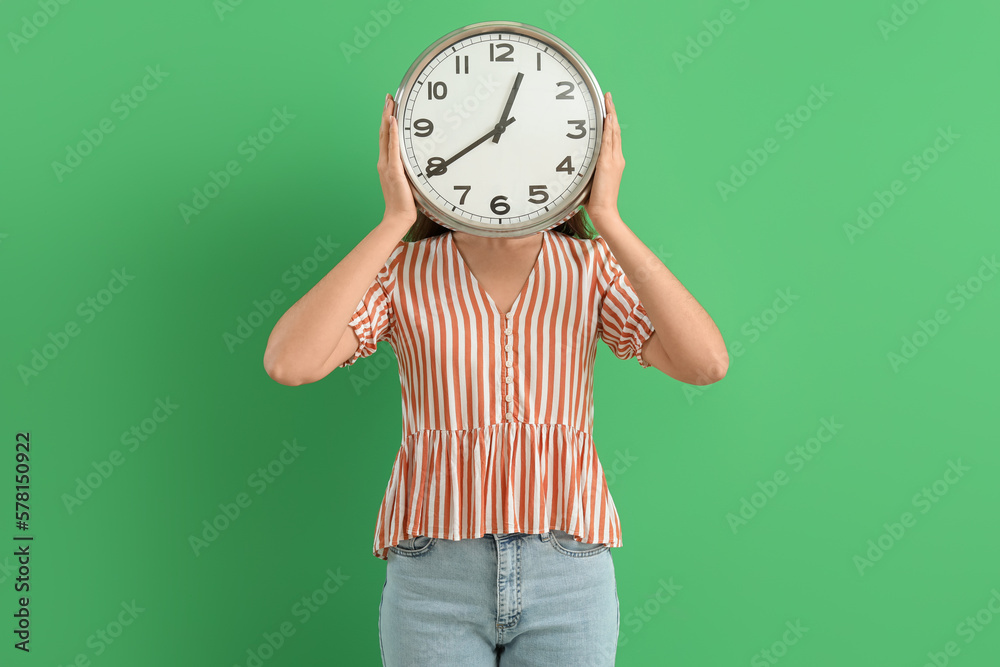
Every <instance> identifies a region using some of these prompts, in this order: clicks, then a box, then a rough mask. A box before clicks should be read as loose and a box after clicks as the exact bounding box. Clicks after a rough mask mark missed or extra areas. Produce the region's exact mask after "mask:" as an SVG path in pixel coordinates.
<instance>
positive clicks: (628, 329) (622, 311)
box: [596, 238, 654, 368]
mask: <svg viewBox="0 0 1000 667" xmlns="http://www.w3.org/2000/svg"><path fill="white" fill-rule="evenodd" d="M596 240H597V242H598V244H599V246H600V247H601V249H602V253H601V255H602V256H603V262H602V264H603V265H602V266H601V267H599V276H600V287H601V290H602V295H603V298H602V299H601V306H600V318H599V321H598V331H599V334H600V336H601V338H602V339H603V340H604V342H605V343H607V345H608V347H610V348H611V351H612V352H613V353H614V355H615V356H616V357H618V358H619V359H631V358H632V357H636V358H637V359H638V360H639V366H640V367H642V368H649V367H650V364H649V363H648V362H646V360H645V359H643V358H642V346H643V344H644V343H645V342H646V341H647V340H648V339H649V337H650V336H652V335H653V331H654V329H653V323H652V321H651V320H650V319H649V317H648V316H647V315H646V309H645V308H643V305H642V303H641V302H640V301H639V296H638V295H637V294H636V293H635V290H634V289H632V284H631V283H630V282H629V280H628V277H627V276H626V275H625V272H624V271H623V270H622V268H621V266H620V265H619V264H618V260H616V259H615V257H614V255H613V254H612V253H611V248H609V247H608V244H607V241H605V240H604V239H603V238H598V239H596Z"/></svg>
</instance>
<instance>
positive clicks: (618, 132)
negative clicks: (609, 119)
mask: <svg viewBox="0 0 1000 667" xmlns="http://www.w3.org/2000/svg"><path fill="white" fill-rule="evenodd" d="M608 99H609V100H611V110H612V112H613V114H612V115H613V116H614V123H615V125H614V132H613V135H614V136H613V137H612V142H611V143H612V144H613V145H614V147H615V152H620V151H621V149H622V126H621V124H620V123H619V122H618V109H617V108H616V107H615V101H614V100H613V99H612V98H611V93H608Z"/></svg>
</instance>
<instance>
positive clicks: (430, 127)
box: [413, 118, 434, 137]
mask: <svg viewBox="0 0 1000 667" xmlns="http://www.w3.org/2000/svg"><path fill="white" fill-rule="evenodd" d="M413 127H414V128H416V130H417V131H416V132H414V133H413V136H415V137H429V136H431V133H432V132H433V131H434V123H432V122H430V121H429V120H427V119H426V118H418V119H417V120H416V121H414V123H413Z"/></svg>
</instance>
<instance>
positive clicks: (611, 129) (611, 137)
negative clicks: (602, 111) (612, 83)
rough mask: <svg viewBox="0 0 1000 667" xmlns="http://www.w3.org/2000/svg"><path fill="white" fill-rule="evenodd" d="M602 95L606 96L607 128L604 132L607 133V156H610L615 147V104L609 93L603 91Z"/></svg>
mask: <svg viewBox="0 0 1000 667" xmlns="http://www.w3.org/2000/svg"><path fill="white" fill-rule="evenodd" d="M604 96H605V98H606V101H607V108H608V117H607V126H608V129H607V132H606V134H607V135H608V137H607V139H608V150H609V151H610V154H609V155H608V157H611V156H612V155H614V153H615V149H616V147H617V142H616V141H615V104H614V102H613V101H612V100H611V93H605V95H604Z"/></svg>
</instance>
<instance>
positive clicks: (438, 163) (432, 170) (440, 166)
mask: <svg viewBox="0 0 1000 667" xmlns="http://www.w3.org/2000/svg"><path fill="white" fill-rule="evenodd" d="M424 171H426V172H427V178H430V177H431V176H440V175H441V174H445V173H448V167H447V166H446V165H445V163H444V158H443V157H432V158H428V159H427V168H426V169H425V170H424Z"/></svg>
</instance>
